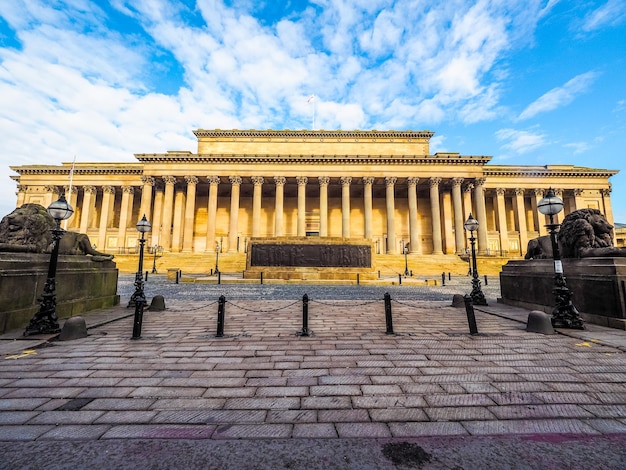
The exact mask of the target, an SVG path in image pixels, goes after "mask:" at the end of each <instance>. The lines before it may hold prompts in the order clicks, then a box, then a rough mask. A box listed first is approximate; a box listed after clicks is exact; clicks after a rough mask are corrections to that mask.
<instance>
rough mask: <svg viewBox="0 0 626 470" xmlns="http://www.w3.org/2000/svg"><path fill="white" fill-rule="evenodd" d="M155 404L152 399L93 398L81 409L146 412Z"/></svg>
mask: <svg viewBox="0 0 626 470" xmlns="http://www.w3.org/2000/svg"><path fill="white" fill-rule="evenodd" d="M154 402H155V400H154V399H153V398H95V399H93V400H91V401H90V402H89V403H87V404H86V405H85V406H83V407H82V409H83V410H105V411H114V410H122V411H123V410H147V409H150V406H151V405H152V404H153V403H154Z"/></svg>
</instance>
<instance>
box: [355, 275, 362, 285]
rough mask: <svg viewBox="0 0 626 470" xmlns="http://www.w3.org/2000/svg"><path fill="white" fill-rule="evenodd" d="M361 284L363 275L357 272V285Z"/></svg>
mask: <svg viewBox="0 0 626 470" xmlns="http://www.w3.org/2000/svg"><path fill="white" fill-rule="evenodd" d="M359 284H361V275H360V274H359V273H356V285H357V286H358V285H359Z"/></svg>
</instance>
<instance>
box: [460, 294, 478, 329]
mask: <svg viewBox="0 0 626 470" xmlns="http://www.w3.org/2000/svg"><path fill="white" fill-rule="evenodd" d="M463 300H464V301H465V313H467V323H468V324H469V330H470V334H471V335H477V334H478V327H477V326H476V317H475V316H474V304H473V303H472V297H471V296H469V295H465V296H463Z"/></svg>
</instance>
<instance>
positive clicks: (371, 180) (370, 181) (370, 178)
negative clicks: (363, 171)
mask: <svg viewBox="0 0 626 470" xmlns="http://www.w3.org/2000/svg"><path fill="white" fill-rule="evenodd" d="M363 184H364V185H366V186H367V185H368V184H374V177H373V176H366V177H364V178H363Z"/></svg>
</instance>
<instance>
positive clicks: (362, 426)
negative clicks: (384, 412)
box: [335, 422, 391, 439]
mask: <svg viewBox="0 0 626 470" xmlns="http://www.w3.org/2000/svg"><path fill="white" fill-rule="evenodd" d="M335 427H336V429H337V434H338V435H339V437H340V438H342V439H345V438H355V437H358V438H385V437H391V432H390V431H389V427H388V426H387V425H386V424H384V423H361V422H356V423H337V424H336V425H335Z"/></svg>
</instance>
